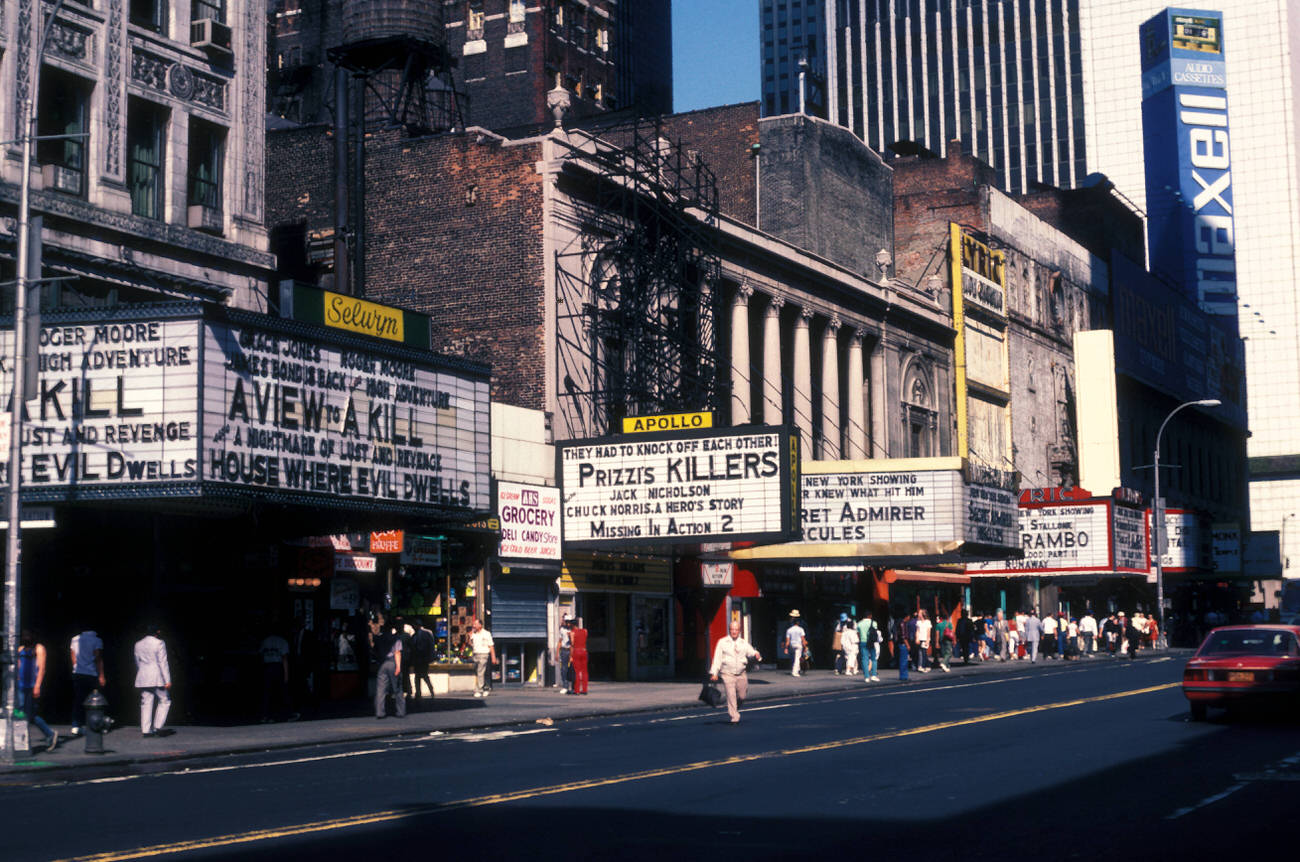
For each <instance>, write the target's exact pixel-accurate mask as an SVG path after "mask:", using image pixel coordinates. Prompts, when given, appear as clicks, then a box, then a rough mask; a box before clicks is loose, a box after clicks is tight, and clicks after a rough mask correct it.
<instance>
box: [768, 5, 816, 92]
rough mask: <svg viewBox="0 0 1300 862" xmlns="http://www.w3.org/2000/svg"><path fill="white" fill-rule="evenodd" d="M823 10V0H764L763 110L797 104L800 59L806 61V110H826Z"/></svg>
mask: <svg viewBox="0 0 1300 862" xmlns="http://www.w3.org/2000/svg"><path fill="white" fill-rule="evenodd" d="M824 11H825V3H824V0H762V5H761V6H760V7H759V15H760V20H759V30H760V32H761V37H760V38H761V39H762V48H761V52H762V53H761V55H760V56H761V58H762V61H761V67H762V75H763V91H762V98H763V116H765V117H773V116H777V115H779V114H791V113H795V112H796V111H798V110H799V87H800V78H799V73H800V71H801V62H800V61H806V71H807V76H806V80H805V84H806V88H805V90H804V94H805V100H806V101H805V112H806V113H809V114H812V115H814V116H818V117H825V116H826V99H825V81H826V35H825V33H826V28H825V16H824Z"/></svg>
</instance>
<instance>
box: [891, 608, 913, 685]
mask: <svg viewBox="0 0 1300 862" xmlns="http://www.w3.org/2000/svg"><path fill="white" fill-rule="evenodd" d="M910 618H911V614H908V615H907V616H906V617H903V619H902V620H900V621H899V623H898V634H897V635H896V636H895V637H894V643H895V644H897V645H898V680H899V682H907V635H906V632H907V624H908V623H909V622H910Z"/></svg>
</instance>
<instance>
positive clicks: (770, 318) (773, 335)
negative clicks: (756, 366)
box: [763, 296, 785, 425]
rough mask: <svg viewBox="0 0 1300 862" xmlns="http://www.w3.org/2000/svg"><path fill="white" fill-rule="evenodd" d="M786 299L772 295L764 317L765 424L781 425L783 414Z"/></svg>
mask: <svg viewBox="0 0 1300 862" xmlns="http://www.w3.org/2000/svg"><path fill="white" fill-rule="evenodd" d="M783 305H785V300H784V299H782V298H781V297H779V296H774V297H772V298H771V299H770V300H769V301H768V304H767V314H766V316H765V317H764V318H763V424H765V425H780V424H781V421H782V419H783V418H784V417H782V415H781V400H782V399H781V306H783Z"/></svg>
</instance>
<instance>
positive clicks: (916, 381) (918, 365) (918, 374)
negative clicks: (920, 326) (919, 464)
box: [902, 359, 939, 458]
mask: <svg viewBox="0 0 1300 862" xmlns="http://www.w3.org/2000/svg"><path fill="white" fill-rule="evenodd" d="M932 375H933V373H932V372H931V370H930V368H929V366H928V364H927V363H925V362H924V361H922V360H920V359H913V360H912V361H911V362H909V363H908V364H907V367H906V370H905V371H904V373H903V392H902V396H903V404H902V407H903V447H904V450H905V451H904V452H903V457H905V458H929V457H931V456H933V455H934V452H935V448H936V447H935V434H936V432H937V431H938V429H939V413H938V411H936V410H935V408H934V384H933V382H932Z"/></svg>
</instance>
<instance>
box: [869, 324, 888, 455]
mask: <svg viewBox="0 0 1300 862" xmlns="http://www.w3.org/2000/svg"><path fill="white" fill-rule="evenodd" d="M888 398H889V381H888V380H887V379H886V376H885V340H884V339H883V338H881V339H878V340H877V341H876V343H875V344H874V345H873V346H872V348H871V444H870V445H871V456H872V457H873V458H888V457H889V428H888V425H887V424H886V423H887V421H888V417H889V409H888V408H889V403H888V400H887V399H888Z"/></svg>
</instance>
